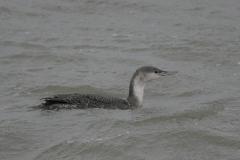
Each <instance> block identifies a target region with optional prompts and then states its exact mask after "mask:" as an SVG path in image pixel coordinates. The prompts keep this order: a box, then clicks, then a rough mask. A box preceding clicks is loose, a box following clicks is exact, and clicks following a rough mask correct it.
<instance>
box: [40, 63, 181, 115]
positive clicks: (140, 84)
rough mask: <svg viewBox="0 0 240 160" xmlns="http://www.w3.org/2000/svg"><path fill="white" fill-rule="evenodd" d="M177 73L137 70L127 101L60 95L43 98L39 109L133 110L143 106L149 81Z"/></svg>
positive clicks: (80, 95)
mask: <svg viewBox="0 0 240 160" xmlns="http://www.w3.org/2000/svg"><path fill="white" fill-rule="evenodd" d="M175 73H178V71H163V70H160V69H158V68H155V67H151V66H144V67H141V68H139V69H137V70H136V72H135V73H134V74H133V76H132V79H131V82H130V86H129V95H128V98H127V99H126V100H124V99H120V98H117V97H112V96H106V95H99V94H78V93H74V94H59V95H55V96H53V97H48V98H43V99H44V100H45V103H42V104H40V105H39V106H37V107H39V108H42V109H49V110H52V109H63V108H65V109H70V108H81V109H84V108H105V109H131V108H132V107H134V106H140V105H141V104H142V100H143V94H144V89H145V87H146V85H147V83H148V82H149V81H151V80H154V79H156V78H159V77H160V76H167V75H172V74H175Z"/></svg>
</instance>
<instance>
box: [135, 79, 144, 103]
mask: <svg viewBox="0 0 240 160" xmlns="http://www.w3.org/2000/svg"><path fill="white" fill-rule="evenodd" d="M146 85H147V83H140V82H139V80H138V79H136V80H134V87H133V94H134V96H135V97H136V98H137V100H138V103H139V104H138V105H142V101H143V95H144V89H145V87H146Z"/></svg>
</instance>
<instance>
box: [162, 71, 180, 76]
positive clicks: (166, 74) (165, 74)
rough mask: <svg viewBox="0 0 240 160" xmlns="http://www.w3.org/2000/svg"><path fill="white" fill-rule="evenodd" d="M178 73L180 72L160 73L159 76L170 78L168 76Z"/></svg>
mask: <svg viewBox="0 0 240 160" xmlns="http://www.w3.org/2000/svg"><path fill="white" fill-rule="evenodd" d="M176 73H178V71H162V72H161V73H159V75H161V76H168V75H172V74H176Z"/></svg>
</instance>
